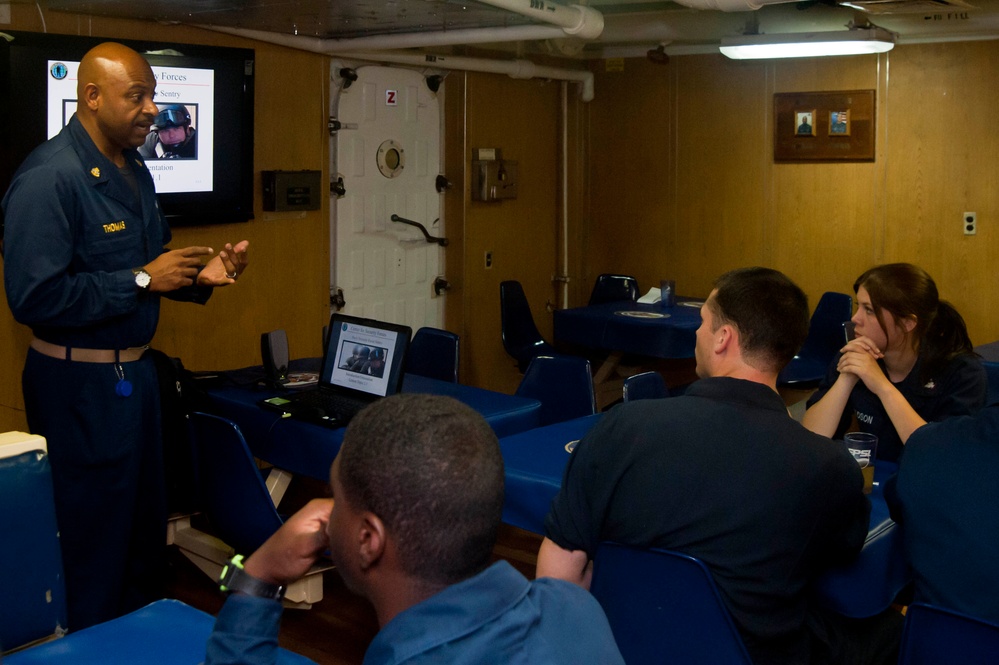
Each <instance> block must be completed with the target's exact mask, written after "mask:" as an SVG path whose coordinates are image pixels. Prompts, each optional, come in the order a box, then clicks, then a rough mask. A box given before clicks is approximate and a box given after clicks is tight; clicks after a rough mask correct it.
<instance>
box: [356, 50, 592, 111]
mask: <svg viewBox="0 0 999 665" xmlns="http://www.w3.org/2000/svg"><path fill="white" fill-rule="evenodd" d="M336 55H337V56H338V57H341V58H347V59H350V60H364V61H367V62H381V63H391V64H396V65H411V66H415V67H433V68H435V69H456V70H460V71H466V72H485V73H489V74H506V75H507V76H509V77H510V78H514V79H532V78H545V79H555V80H557V81H576V82H578V83H580V84H581V90H580V93H579V98H580V99H582V100H583V101H584V102H589V101H593V72H590V71H585V70H582V69H564V68H561V67H545V66H543V65H536V64H534V63H533V62H531V61H529V60H491V59H487V58H468V57H464V56H453V55H429V54H425V55H421V54H417V53H393V52H390V51H383V52H378V53H373V52H369V51H360V52H357V53H337V54H336Z"/></svg>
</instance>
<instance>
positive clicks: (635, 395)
mask: <svg viewBox="0 0 999 665" xmlns="http://www.w3.org/2000/svg"><path fill="white" fill-rule="evenodd" d="M623 392H624V401H625V402H634V401H635V400H639V399H661V398H663V397H669V389H668V388H667V387H666V379H664V378H663V375H662V374H660V373H659V372H642V373H641V374H634V375H632V376H629V377H628V378H626V379H625V380H624V388H623Z"/></svg>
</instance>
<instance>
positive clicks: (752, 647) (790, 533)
mask: <svg viewBox="0 0 999 665" xmlns="http://www.w3.org/2000/svg"><path fill="white" fill-rule="evenodd" d="M701 316H702V317H703V322H702V324H701V327H700V328H699V329H698V330H697V342H696V347H695V357H696V361H697V374H698V376H699V377H701V378H700V380H699V381H697V382H696V383H694V384H693V385H692V386H691V387H690V388H689V389H688V390H687V392H686V394H685V395H683V396H682V397H673V398H669V399H664V400H643V401H638V402H631V403H627V404H623V405H620V406H618V407H616V408H615V409H614V410H613V411H611V412H610V413H608V414H607V415H605V416H604V417H603V418H602V419H601V420H600V422H599V423H598V424H597V425H596V426H595V427H594V428H593V429H592V430H591V431H590V432H589V434H587V435H586V436H585V437H584V438H583V439H582V440H581V441H580V442H579V444H578V446H577V447H576V449H575V451H574V452H573V453H572V455H571V456H570V458H569V464H568V466H567V467H566V470H565V475H564V477H563V481H562V489H561V491H560V492H559V494H558V495H557V496H556V498H555V500H554V501H553V502H552V508H551V512H550V513H549V514H548V517H547V519H546V522H545V531H546V538H545V539H544V541H543V542H542V545H541V550H540V552H539V553H538V567H537V574H538V576H539V577H541V576H546V575H548V576H554V577H559V578H562V579H565V580H569V581H573V582H576V583H577V584H580V585H581V586H584V587H586V588H588V587H589V581H590V572H591V567H592V559H593V555H594V553H595V552H596V550H597V547H598V546H599V544H600V543H601V542H603V541H608V540H609V541H615V542H618V543H623V544H626V545H632V546H637V547H658V548H663V549H668V550H675V551H679V552H683V553H685V554H689V555H691V556H694V557H697V558H698V559H700V560H701V561H703V562H704V564H705V565H706V566H707V567H708V569H709V570H710V571H711V573H712V576H713V577H714V579H715V582H716V584H717V585H718V589H719V591H720V592H721V595H722V598H723V599H724V601H725V604H726V606H727V607H728V609H729V611H730V612H731V614H732V618H733V619H734V621H735V624H736V626H737V627H738V629H739V632H740V634H741V635H742V638H743V641H744V642H745V644H746V648H747V650H748V651H749V654H750V656H751V657H752V658H753V661H754V663H756V665H768V664H776V663H781V664H787V665H804V664H807V663H818V662H826V663H847V662H858V663H881V662H886V663H887V662H891V663H894V662H895V657H896V655H897V645H898V639H899V637H900V634H901V616H900V615H898V613H897V612H896V613H895V615H894V616H891V617H890V618H889V620H890V623H891V625H890V626H889V627H888V630H887V631H886V632H881V631H880V630H878V629H877V627H876V629H875V631H874V632H875V636H876V638H882V637H883V638H884V639H883V641H878V640H877V639H876V640H874V641H873V642H869V641H868V640H867V639H866V637H865V638H859V637H858V638H856V639H854V638H853V636H852V633H851V630H852V629H853V626H852V625H848V624H849V623H850V622H845V621H844V622H840V621H838V620H837V618H836V617H827V616H826V613H825V612H823V611H822V610H821V609H820V608H817V607H814V606H813V604H812V602H811V600H810V595H809V586H810V585H811V584H812V583H813V582H814V581H815V579H816V578H817V577H818V575H819V574H820V573H821V572H822V571H823V570H825V569H826V568H828V567H829V566H831V565H834V564H837V563H845V562H848V561H850V560H851V559H852V558H854V557H855V556H856V555H857V553H858V552H859V551H860V549H861V547H862V546H863V544H864V540H865V538H866V536H867V528H868V516H869V513H870V503H869V501H868V500H867V498H866V497H865V496H864V494H863V492H862V486H863V480H862V477H861V474H860V469H859V467H858V466H857V463H856V462H855V461H854V460H853V458H852V457H851V456H850V454H849V453H848V452H847V450H846V448H845V447H844V446H843V445H842V444H837V443H835V442H833V441H831V440H829V439H828V438H826V437H823V436H819V435H817V434H814V433H812V432H809V431H808V430H806V429H805V428H804V427H802V426H801V425H800V424H799V423H797V422H795V421H794V420H793V419H792V418H791V416H790V415H789V414H788V411H787V408H786V407H785V405H784V402H783V400H781V398H780V396H779V395H778V394H777V387H776V382H777V374H778V373H779V372H780V370H781V368H782V367H784V365H785V364H787V362H788V361H789V360H790V359H791V357H793V356H794V354H795V353H796V352H797V350H798V348H799V347H800V346H801V344H802V343H803V341H804V339H805V336H806V335H807V332H808V322H809V312H808V302H807V298H806V297H805V294H804V293H803V292H802V291H801V289H799V288H798V287H797V286H796V285H795V284H794V283H793V282H791V280H789V279H788V278H787V277H785V276H784V275H783V274H781V273H779V272H777V271H775V270H770V269H767V268H745V269H742V270H735V271H732V272H729V273H727V274H725V275H722V277H720V278H719V279H718V281H717V282H716V286H715V289H714V290H713V291H712V292H711V295H710V296H709V297H708V300H707V302H706V303H705V304H704V306H703V307H702V308H701ZM863 628H864V629H865V630H866V629H868V626H866V625H865V626H863ZM874 642H876V643H874ZM854 649H856V652H857V653H854ZM879 650H880V651H882V652H879Z"/></svg>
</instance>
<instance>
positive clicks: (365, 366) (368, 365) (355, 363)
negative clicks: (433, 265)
mask: <svg viewBox="0 0 999 665" xmlns="http://www.w3.org/2000/svg"><path fill="white" fill-rule="evenodd" d="M411 337H412V330H411V329H410V328H409V326H403V325H398V324H395V323H386V322H384V321H375V320H374V319H362V318H358V317H356V316H347V315H346V314H339V313H337V314H334V315H333V316H332V317H330V325H329V337H328V338H327V339H326V349H325V350H324V352H323V366H322V371H321V372H320V374H319V383H318V384H317V385H316V387H315V388H310V389H305V390H299V391H297V392H295V393H292V394H290V395H281V396H279V397H272V398H270V399H265V400H263V401H262V402H261V405H263V406H265V407H267V408H270V409H275V410H277V411H282V412H284V413H287V414H289V415H291V416H292V417H295V418H301V419H303V420H309V421H311V422H316V423H320V424H324V425H332V426H336V427H342V426H344V425H346V424H347V423H348V422H350V420H351V418H353V417H354V416H355V415H356V414H357V412H358V411H360V410H361V409H363V408H364V407H366V406H367V405H368V404H370V403H371V402H373V401H375V400H377V399H380V398H382V397H387V396H389V395H394V394H395V393H397V392H399V390H401V388H402V375H403V367H404V366H405V365H404V362H405V359H406V352H407V351H408V349H409V342H410V338H411Z"/></svg>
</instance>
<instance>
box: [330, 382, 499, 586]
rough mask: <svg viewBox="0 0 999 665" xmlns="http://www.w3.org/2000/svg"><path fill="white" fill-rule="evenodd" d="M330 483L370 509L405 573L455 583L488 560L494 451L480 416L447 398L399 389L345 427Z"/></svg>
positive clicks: (495, 487)
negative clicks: (334, 482)
mask: <svg viewBox="0 0 999 665" xmlns="http://www.w3.org/2000/svg"><path fill="white" fill-rule="evenodd" d="M338 479H339V483H340V487H341V490H342V491H343V492H344V493H345V494H346V499H347V500H348V501H350V502H351V504H352V505H353V506H354V507H356V508H357V509H359V510H366V511H370V512H372V513H374V514H375V515H377V516H378V517H379V518H380V519H381V520H382V522H383V523H384V524H385V527H386V529H387V530H388V531H389V532H391V533H392V535H393V537H394V538H395V539H396V541H397V543H398V548H399V552H400V559H401V561H400V563H401V565H402V567H403V570H404V571H405V572H406V573H407V574H409V575H410V576H412V577H414V578H416V579H420V580H424V581H426V582H429V583H433V584H454V583H456V582H459V581H461V580H463V579H466V578H468V577H471V576H472V575H475V574H477V573H478V572H480V571H481V570H483V569H484V568H485V567H486V566H487V565H488V564H489V561H490V557H491V555H492V551H493V547H494V545H495V544H496V534H497V530H498V529H499V523H500V518H501V516H502V512H503V458H502V456H501V455H500V450H499V442H498V441H497V439H496V435H495V434H494V433H493V431H492V429H490V427H489V425H488V424H487V423H486V421H485V420H484V419H483V418H482V416H481V415H479V414H478V413H477V412H475V411H473V410H472V409H471V408H469V407H468V406H466V405H464V404H462V403H461V402H458V401H457V400H454V399H452V398H450V397H442V396H437V395H417V394H401V395H394V396H392V397H387V398H385V399H382V400H379V401H377V402H375V403H374V404H372V405H371V406H369V407H367V408H365V409H364V410H363V411H361V412H360V413H359V414H358V415H357V416H356V417H355V418H354V419H353V420H352V421H351V423H350V425H349V426H348V427H347V432H346V434H345V436H344V442H343V447H342V448H341V449H340V454H339V476H338Z"/></svg>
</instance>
